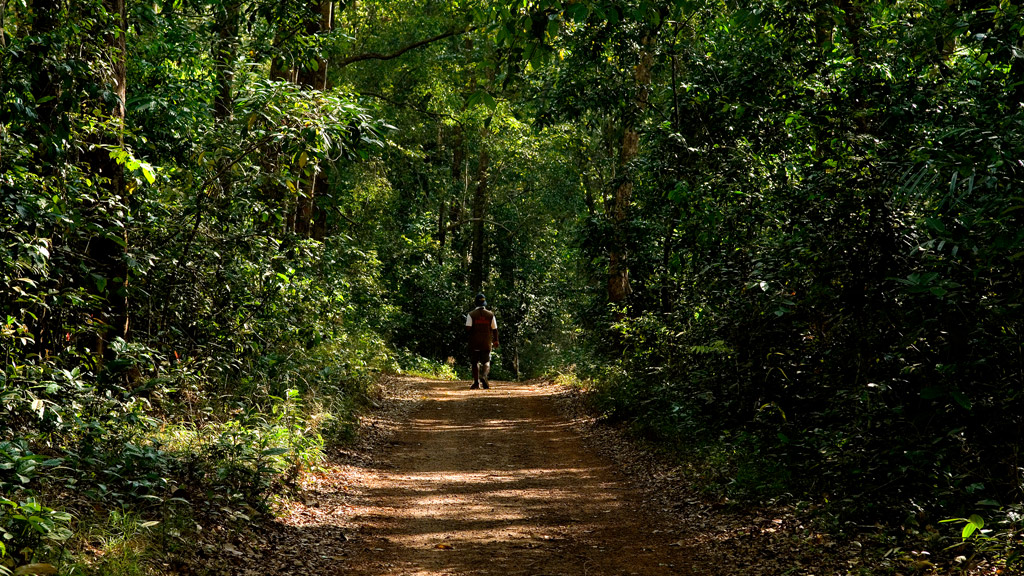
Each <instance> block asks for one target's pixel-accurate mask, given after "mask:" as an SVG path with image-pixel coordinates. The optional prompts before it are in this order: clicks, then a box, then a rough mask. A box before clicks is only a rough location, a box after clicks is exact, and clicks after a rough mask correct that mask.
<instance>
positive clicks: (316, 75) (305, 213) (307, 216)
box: [295, 0, 334, 238]
mask: <svg viewBox="0 0 1024 576" xmlns="http://www.w3.org/2000/svg"><path fill="white" fill-rule="evenodd" d="M312 8H313V10H314V13H315V14H316V15H317V17H316V18H310V19H309V20H307V21H306V34H307V35H309V36H316V35H320V34H328V33H329V32H330V31H331V28H332V27H333V26H334V2H331V1H327V0H314V2H313V5H312ZM316 64H317V65H316V68H313V67H303V68H302V69H301V70H300V71H299V74H298V78H299V84H300V85H302V87H304V88H308V89H313V90H320V91H326V90H327V88H328V77H327V64H328V63H327V60H326V59H324V58H322V57H319V56H318V57H317V59H316ZM327 184H328V182H327V175H326V174H325V173H324V171H323V170H322V168H321V167H320V166H319V165H317V166H314V167H313V169H312V175H311V176H310V179H309V182H308V183H307V184H306V187H305V188H306V189H305V193H304V194H303V193H301V192H300V193H299V195H298V198H297V199H296V204H295V233H296V234H298V235H300V236H303V237H306V238H311V237H314V236H315V230H316V229H317V228H318V226H317V225H316V224H314V221H319V220H322V219H323V215H322V214H318V212H319V210H318V209H317V205H316V201H317V199H318V198H322V197H325V196H326V195H327V192H328V189H327ZM318 216H319V217H318Z"/></svg>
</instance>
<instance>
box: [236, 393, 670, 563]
mask: <svg viewBox="0 0 1024 576" xmlns="http://www.w3.org/2000/svg"><path fill="white" fill-rule="evenodd" d="M411 386H412V389H411V391H412V393H413V395H414V396H415V397H414V398H411V399H407V400H406V402H413V403H414V404H413V407H412V408H411V409H410V410H409V411H408V413H407V416H405V417H403V418H398V419H396V420H395V421H394V422H393V426H394V429H393V430H392V431H391V432H389V433H388V434H387V435H386V437H385V440H384V442H383V443H384V446H382V447H380V448H377V449H376V450H375V452H376V453H375V454H374V457H373V462H372V463H368V464H367V465H363V466H345V467H343V469H341V470H338V469H335V470H334V471H327V472H326V473H323V474H322V476H321V483H320V484H319V485H316V483H314V485H311V486H310V487H307V490H308V491H309V496H308V497H307V499H306V505H301V506H299V509H297V510H293V512H292V514H291V516H292V517H291V518H285V519H283V522H284V523H285V524H287V525H289V529H290V530H291V533H290V534H285V535H277V536H273V537H270V538H268V540H269V541H271V542H275V541H276V543H277V544H279V545H280V544H282V538H283V539H284V540H285V541H286V542H287V544H285V545H284V546H282V547H278V549H279V550H281V549H282V548H283V549H286V550H290V551H293V552H294V551H297V550H299V549H303V548H305V549H306V550H307V551H308V553H307V554H301V555H298V556H296V559H295V560H294V563H292V562H291V561H287V560H283V561H281V563H280V568H278V569H282V568H285V567H289V568H292V569H295V568H299V567H300V566H302V567H304V568H307V569H315V571H316V572H315V573H324V574H353V575H365V576H370V575H373V576H397V575H403V576H435V575H436V576H441V575H449V576H463V575H485V574H495V575H502V576H513V575H523V576H535V575H566V576H569V575H580V576H583V575H620V574H621V575H633V574H636V575H644V576H647V575H658V576H660V575H665V576H668V575H679V574H689V573H690V569H689V564H690V559H689V556H690V552H689V550H687V548H686V547H685V544H684V543H681V542H679V536H678V534H674V533H673V529H672V528H671V527H670V526H665V525H662V524H661V523H662V520H660V519H659V518H658V515H657V514H655V513H652V512H650V511H648V510H647V509H646V507H645V501H644V498H643V497H642V495H641V494H640V493H639V492H638V491H636V490H634V489H633V488H632V487H631V486H630V484H629V483H628V482H627V480H626V479H625V478H624V477H623V476H622V475H621V474H620V473H619V472H618V471H617V470H616V469H615V468H614V466H613V465H612V464H611V463H610V462H608V461H607V460H605V459H603V458H602V457H600V456H598V455H596V454H594V453H593V452H592V451H591V450H590V449H588V447H587V445H586V444H585V443H584V441H583V438H582V437H581V436H580V435H579V433H577V432H576V431H575V430H574V429H573V427H572V424H571V422H570V421H569V420H567V418H566V417H565V416H564V415H562V414H561V413H560V412H559V410H558V408H557V404H556V400H555V396H556V395H557V394H558V393H559V388H558V387H556V386H554V385H551V384H548V383H543V382H539V383H538V382H534V383H511V382H492V386H491V389H490V390H469V386H468V382H451V381H443V382H442V381H428V380H417V381H415V382H412V383H411ZM339 516H344V518H343V519H342V518H339ZM260 556H261V560H260V566H259V567H260V568H262V571H261V573H268V571H267V568H271V570H270V572H274V570H273V569H274V567H275V563H274V561H272V560H270V559H268V558H267V557H266V556H265V555H260ZM268 562H269V564H268ZM239 568H242V567H239ZM250 568H256V567H252V566H250ZM236 573H242V574H247V573H248V571H246V570H242V571H241V572H236Z"/></svg>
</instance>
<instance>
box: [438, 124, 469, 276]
mask: <svg viewBox="0 0 1024 576" xmlns="http://www.w3.org/2000/svg"><path fill="white" fill-rule="evenodd" d="M462 130H463V129H462V125H461V124H459V125H456V126H455V128H454V129H453V134H452V166H451V186H448V187H447V188H448V189H449V190H456V191H457V190H458V188H459V187H461V186H462V170H463V166H462V165H463V163H464V162H465V159H466V142H465V137H464V134H463V131H462ZM458 196H459V195H458V194H451V195H450V197H449V198H442V199H441V202H440V206H439V207H438V214H437V241H438V245H439V248H438V255H437V260H438V262H440V263H442V264H443V263H444V251H445V250H444V249H445V244H446V242H447V240H448V229H449V228H450V227H451V226H453V225H455V222H457V221H458V218H459V211H458V209H459V198H458Z"/></svg>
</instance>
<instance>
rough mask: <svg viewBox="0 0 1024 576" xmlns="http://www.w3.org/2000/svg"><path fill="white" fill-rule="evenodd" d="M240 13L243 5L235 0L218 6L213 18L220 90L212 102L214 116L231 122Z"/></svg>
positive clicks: (212, 51)
mask: <svg viewBox="0 0 1024 576" xmlns="http://www.w3.org/2000/svg"><path fill="white" fill-rule="evenodd" d="M240 13H241V3H240V2H239V1H238V0H232V1H228V2H224V3H223V4H221V5H220V6H218V7H217V9H216V12H215V14H214V29H215V31H216V36H215V38H214V41H213V47H212V50H211V53H212V54H211V55H212V57H213V68H214V74H215V76H216V80H215V84H216V90H217V93H216V95H215V96H214V100H213V113H214V115H215V116H216V117H217V118H229V117H231V115H232V114H233V113H234V98H233V97H232V89H233V87H234V81H235V61H236V60H237V52H238V27H239V19H240Z"/></svg>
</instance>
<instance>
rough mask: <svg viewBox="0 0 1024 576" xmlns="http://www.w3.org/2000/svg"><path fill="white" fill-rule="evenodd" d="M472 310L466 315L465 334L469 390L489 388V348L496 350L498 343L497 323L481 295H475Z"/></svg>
mask: <svg viewBox="0 0 1024 576" xmlns="http://www.w3.org/2000/svg"><path fill="white" fill-rule="evenodd" d="M474 305H475V306H476V308H474V309H473V310H472V311H471V312H470V313H469V314H467V315H466V332H467V333H468V334H469V363H470V366H472V367H473V385H472V386H470V387H469V389H470V390H476V389H477V388H480V386H481V384H482V385H483V387H484V388H490V386H489V385H488V384H487V376H488V375H489V374H490V371H491V348H492V347H493V348H497V347H498V346H499V345H500V344H499V342H498V321H497V320H495V319H494V312H491V311H490V310H488V309H487V308H486V306H487V299H486V298H485V297H484V295H483V294H477V295H476V300H475V301H474Z"/></svg>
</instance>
